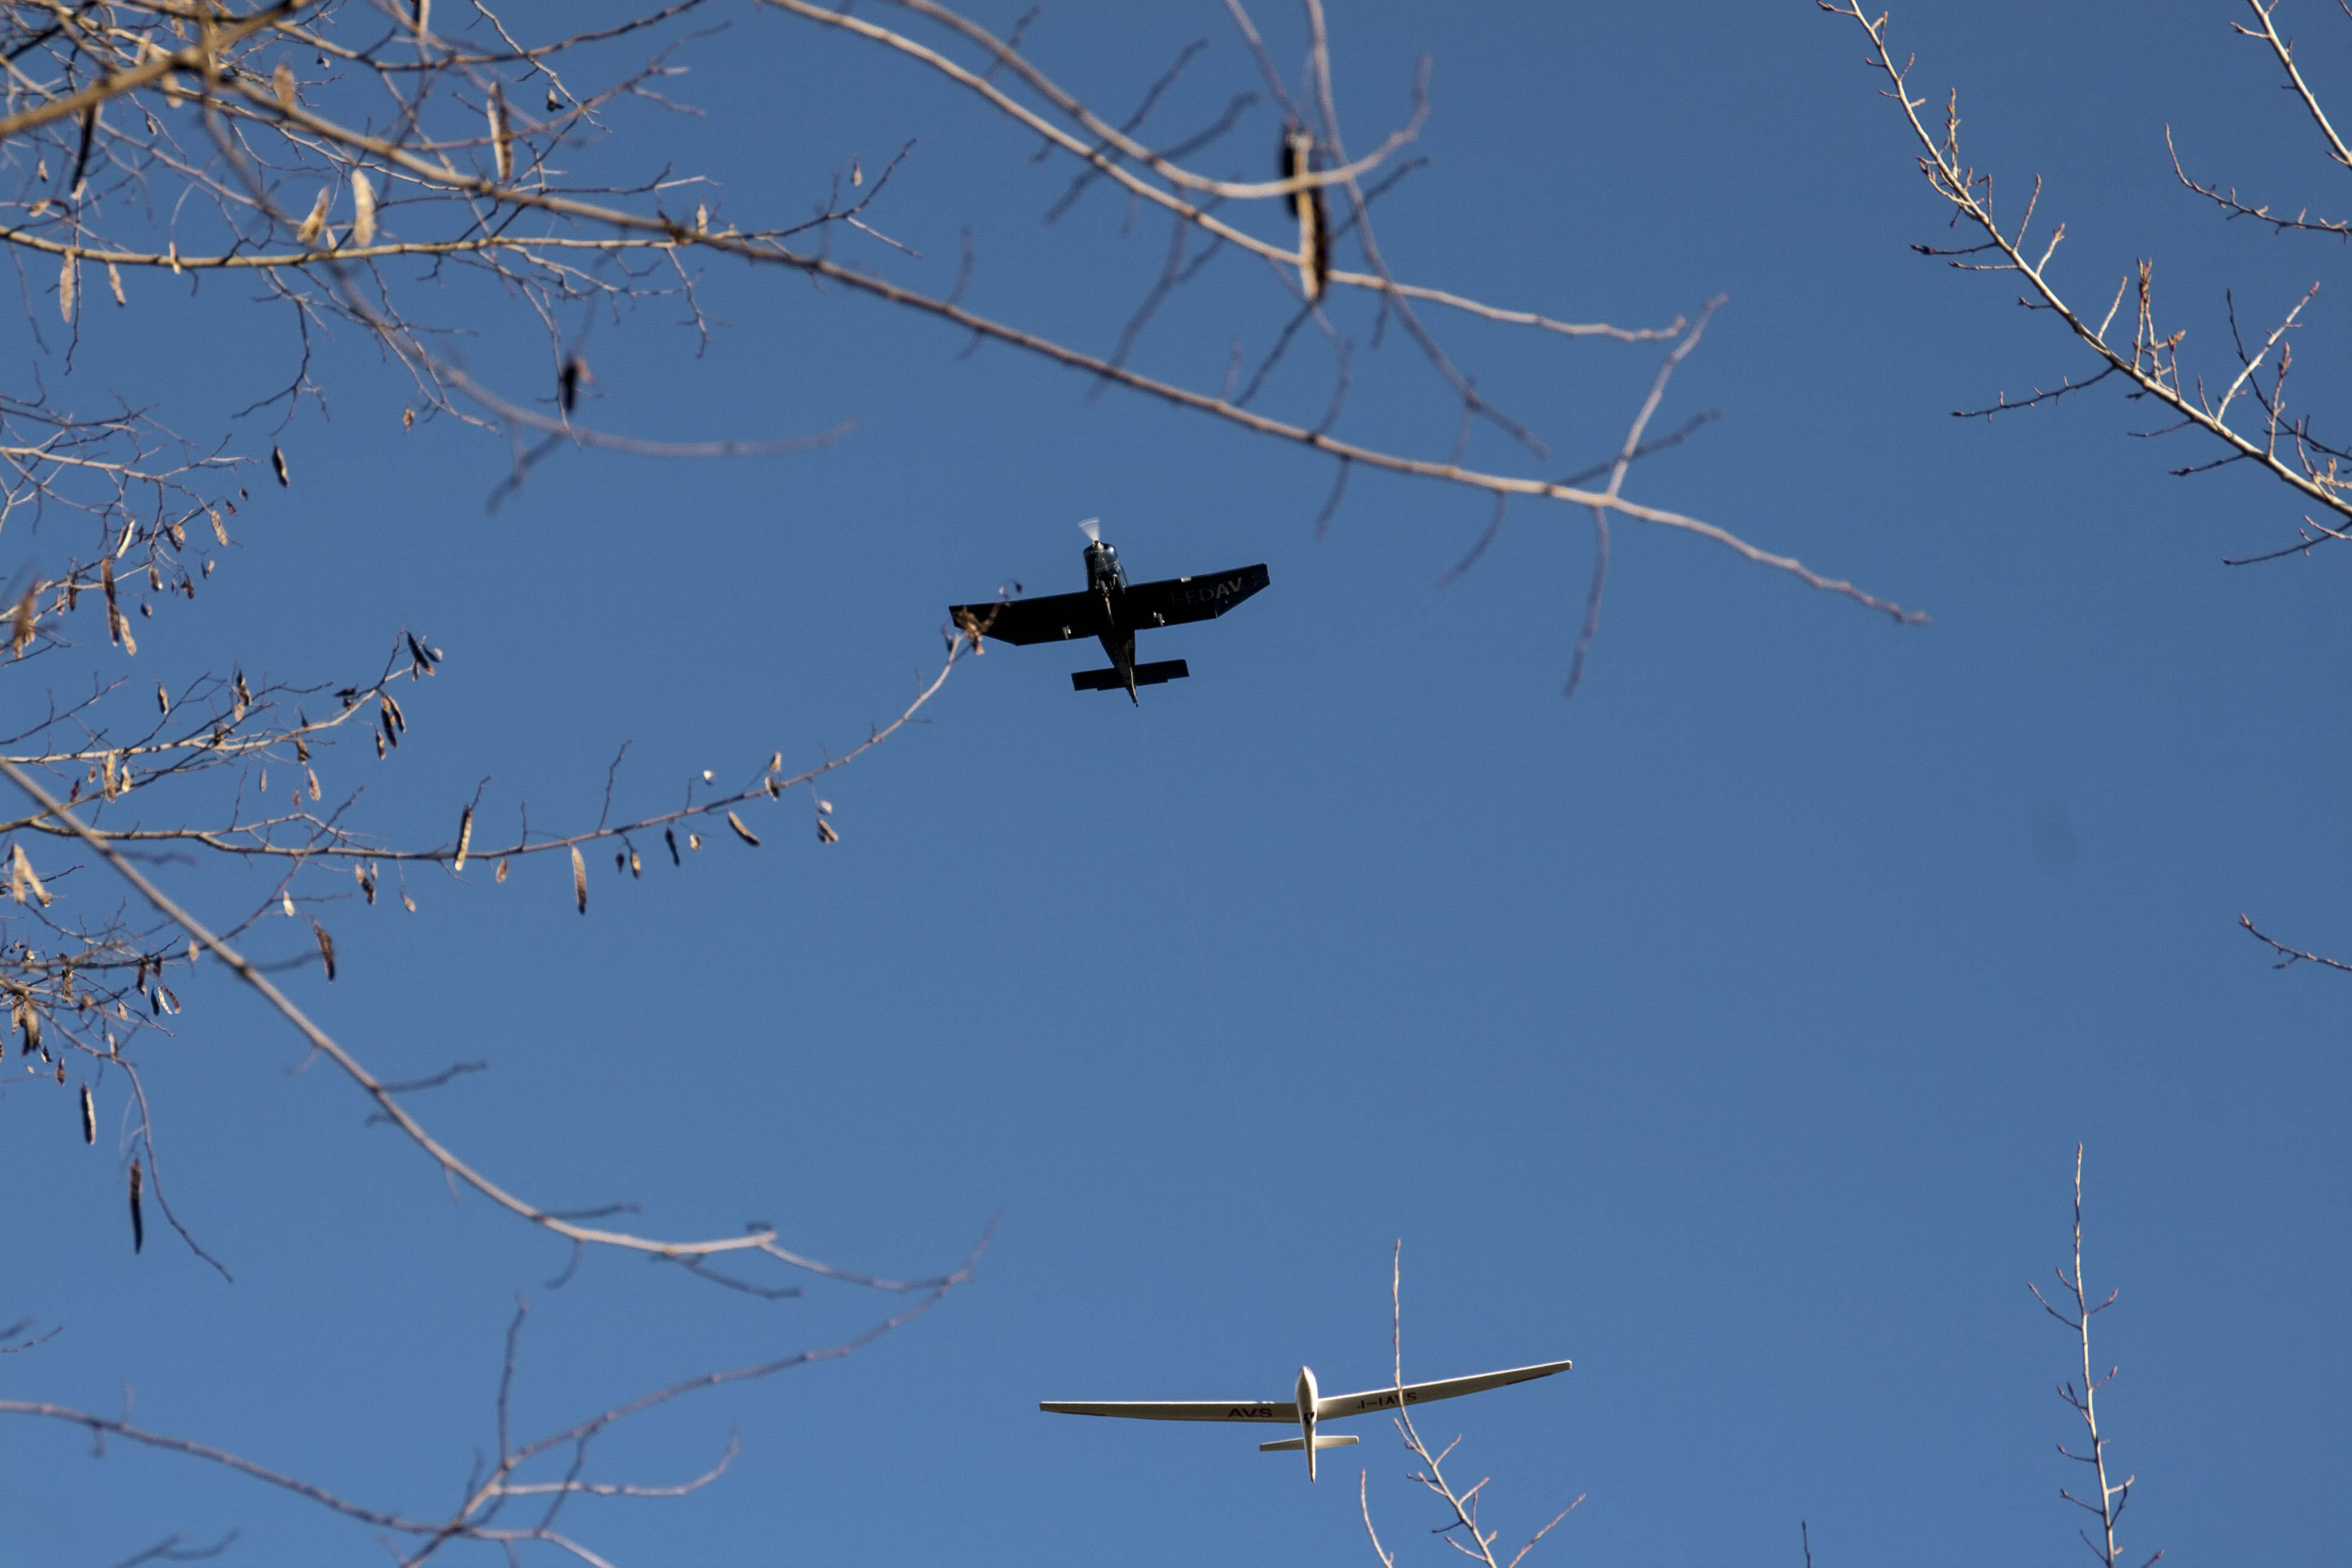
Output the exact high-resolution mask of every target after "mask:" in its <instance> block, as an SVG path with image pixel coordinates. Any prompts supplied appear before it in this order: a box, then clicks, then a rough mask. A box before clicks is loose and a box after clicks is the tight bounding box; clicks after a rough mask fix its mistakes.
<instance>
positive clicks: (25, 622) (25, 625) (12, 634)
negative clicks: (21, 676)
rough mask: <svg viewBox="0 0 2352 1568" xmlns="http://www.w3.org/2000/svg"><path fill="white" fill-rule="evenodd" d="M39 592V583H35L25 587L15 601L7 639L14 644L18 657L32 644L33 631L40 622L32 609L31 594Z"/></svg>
mask: <svg viewBox="0 0 2352 1568" xmlns="http://www.w3.org/2000/svg"><path fill="white" fill-rule="evenodd" d="M39 592H40V584H37V583H36V584H33V586H31V587H29V588H27V589H26V590H25V596H24V597H23V598H21V599H19V600H17V601H16V614H15V615H14V616H12V617H11V620H12V623H13V624H12V625H11V626H10V628H9V640H10V641H11V642H13V643H14V644H15V645H16V657H17V658H24V657H25V650H26V648H28V647H32V646H33V633H34V630H35V629H36V627H37V626H39V624H40V621H39V617H38V616H36V615H35V614H34V611H33V596H34V595H36V594H37V593H39Z"/></svg>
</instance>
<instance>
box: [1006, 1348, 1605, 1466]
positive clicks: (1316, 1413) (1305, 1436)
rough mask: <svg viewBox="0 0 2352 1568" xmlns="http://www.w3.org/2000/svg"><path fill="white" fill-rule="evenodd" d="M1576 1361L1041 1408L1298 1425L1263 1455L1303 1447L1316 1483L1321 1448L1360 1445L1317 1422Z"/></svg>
mask: <svg viewBox="0 0 2352 1568" xmlns="http://www.w3.org/2000/svg"><path fill="white" fill-rule="evenodd" d="M1572 1364H1574V1363H1570V1362H1564V1361H1548V1362H1545V1363H1541V1364H1540V1365H1538V1366H1515V1367H1513V1368H1511V1370H1510V1371H1508V1372H1482V1373H1475V1374H1474V1375H1472V1376H1469V1377H1449V1378H1445V1379H1443V1380H1442V1381H1440V1382H1437V1383H1408V1384H1405V1385H1404V1386H1403V1387H1402V1389H1400V1388H1398V1387H1396V1386H1395V1385H1394V1384H1391V1385H1389V1386H1388V1387H1386V1388H1372V1389H1367V1390H1365V1391H1364V1392H1363V1393H1361V1394H1318V1393H1316V1391H1315V1369H1314V1368H1312V1367H1306V1366H1302V1367H1300V1368H1299V1369H1298V1396H1297V1399H1296V1400H1294V1401H1290V1402H1282V1401H1277V1400H1271V1399H1258V1400H1249V1399H1232V1400H1227V1399H1211V1400H1200V1401H1194V1402H1190V1403H1185V1404H1179V1405H1150V1404H1143V1403H1134V1402H1116V1403H1112V1404H1107V1405H1104V1404H1095V1405H1087V1404H1074V1403H1069V1402H1065V1401H1055V1400H1047V1401H1043V1402H1041V1403H1040V1404H1039V1405H1038V1406H1037V1408H1038V1409H1040V1410H1045V1411H1050V1412H1052V1413H1053V1414H1055V1415H1125V1416H1128V1417H1130V1418H1132V1419H1134V1420H1138V1421H1296V1422H1297V1423H1298V1436H1296V1437H1285V1438H1283V1439H1282V1440H1281V1441H1280V1442H1278V1443H1260V1444H1259V1445H1258V1446H1257V1447H1258V1452H1259V1453H1261V1454H1271V1453H1274V1452H1276V1450H1282V1451H1285V1452H1287V1451H1289V1450H1291V1449H1297V1448H1303V1449H1305V1450H1306V1451H1307V1479H1308V1480H1310V1481H1311V1480H1313V1479H1315V1452H1316V1450H1317V1449H1318V1448H1344V1447H1348V1446H1349V1444H1351V1443H1353V1442H1355V1441H1356V1438H1355V1436H1354V1435H1353V1434H1339V1435H1332V1434H1326V1433H1321V1432H1318V1431H1316V1430H1315V1427H1316V1424H1317V1423H1318V1422H1323V1421H1337V1420H1341V1419H1343V1418H1345V1417H1347V1416H1349V1415H1367V1414H1369V1413H1370V1412H1372V1411H1375V1410H1394V1409H1396V1408H1397V1407H1398V1405H1399V1404H1400V1400H1399V1397H1398V1396H1399V1395H1400V1394H1402V1404H1405V1405H1425V1404H1427V1403H1428V1402H1429V1401H1431V1400H1433V1399H1452V1398H1454V1396H1455V1395H1456V1394H1478V1393H1482V1392H1484V1391H1485V1390H1486V1389H1489V1388H1505V1387H1507V1386H1509V1385H1510V1384H1514V1383H1532V1382H1534V1381H1535V1380H1536V1379H1537V1378H1538V1377H1549V1376H1550V1375H1551V1374H1552V1373H1556V1372H1566V1371H1567V1370H1568V1369H1569V1367H1570V1366H1571V1365H1572Z"/></svg>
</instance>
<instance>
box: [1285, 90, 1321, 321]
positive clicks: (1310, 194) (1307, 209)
mask: <svg viewBox="0 0 2352 1568" xmlns="http://www.w3.org/2000/svg"><path fill="white" fill-rule="evenodd" d="M1314 169H1315V138H1314V136H1313V135H1312V134H1311V133H1310V132H1307V131H1306V130H1305V129H1304V128H1302V127H1299V126H1296V125H1294V126H1292V127H1290V128H1289V129H1288V130H1287V131H1286V132H1284V134H1283V138H1282V177H1283V178H1284V179H1286V180H1295V179H1297V177H1298V176H1300V175H1301V174H1312V173H1313V172H1314ZM1290 205H1291V208H1292V210H1293V211H1295V212H1296V213H1297V215H1298V286H1299V289H1300V290H1301V291H1302V292H1304V293H1305V294H1306V296H1307V300H1308V301H1309V302H1310V303H1311V302H1312V301H1314V300H1319V299H1321V298H1322V297H1323V288H1324V285H1325V284H1326V283H1327V282H1328V281H1329V279H1330V277H1331V242H1330V228H1329V226H1328V223H1327V222H1326V220H1325V217H1324V213H1323V187H1322V186H1320V185H1309V186H1308V187H1307V188H1306V189H1305V190H1301V191H1294V192H1292V193H1291V196H1290Z"/></svg>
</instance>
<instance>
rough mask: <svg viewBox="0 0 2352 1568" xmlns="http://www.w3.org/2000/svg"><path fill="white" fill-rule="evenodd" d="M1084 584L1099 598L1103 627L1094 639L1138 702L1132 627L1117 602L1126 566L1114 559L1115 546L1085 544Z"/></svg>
mask: <svg viewBox="0 0 2352 1568" xmlns="http://www.w3.org/2000/svg"><path fill="white" fill-rule="evenodd" d="M1087 590H1088V591H1089V592H1091V593H1092V594H1094V595H1096V596H1097V598H1099V599H1100V600H1101V601H1102V626H1103V629H1102V630H1101V631H1100V632H1099V633H1098V634H1097V636H1096V638H1095V640H1096V641H1097V642H1099V643H1101V644H1102V646H1103V652H1104V653H1105V654H1106V655H1108V657H1109V658H1110V667H1111V668H1112V669H1113V670H1115V671H1117V672H1118V679H1119V683H1120V684H1121V685H1123V686H1125V687H1126V688H1127V697H1128V700H1129V701H1130V702H1140V701H1141V700H1142V699H1141V698H1139V697H1138V696H1137V695H1136V694H1135V628H1134V626H1130V625H1129V624H1128V623H1127V617H1126V616H1122V615H1120V614H1119V608H1120V604H1119V602H1120V601H1121V600H1122V599H1124V598H1126V597H1127V568H1125V567H1124V566H1121V565H1120V564H1119V563H1118V549H1117V548H1116V547H1114V546H1112V545H1109V544H1106V543H1104V542H1102V541H1101V540H1099V539H1097V540H1095V541H1093V542H1090V543H1088V544H1087Z"/></svg>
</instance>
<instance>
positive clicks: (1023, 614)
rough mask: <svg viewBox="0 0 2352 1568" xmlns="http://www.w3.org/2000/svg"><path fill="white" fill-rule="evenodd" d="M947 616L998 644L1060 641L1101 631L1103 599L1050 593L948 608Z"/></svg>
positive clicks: (1084, 595) (957, 623) (1088, 635)
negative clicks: (1031, 597)
mask: <svg viewBox="0 0 2352 1568" xmlns="http://www.w3.org/2000/svg"><path fill="white" fill-rule="evenodd" d="M948 615H949V616H950V617H952V618H953V620H954V621H955V624H956V625H958V626H965V625H970V626H973V627H975V628H977V629H978V630H979V631H980V632H981V633H982V635H984V636H987V637H994V638H996V639H997V640H998V641H999V642H1009V643H1015V644H1020V643H1033V642H1060V641H1061V640H1063V639H1064V638H1065V637H1093V636H1094V635H1095V634H1096V633H1097V632H1098V631H1100V630H1101V629H1102V600H1101V599H1099V598H1098V597H1097V596H1096V595H1092V594H1049V595H1045V597H1044V598H1039V599H997V600H992V601H990V602H989V603H987V604H984V605H950V606H949V607H948Z"/></svg>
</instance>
